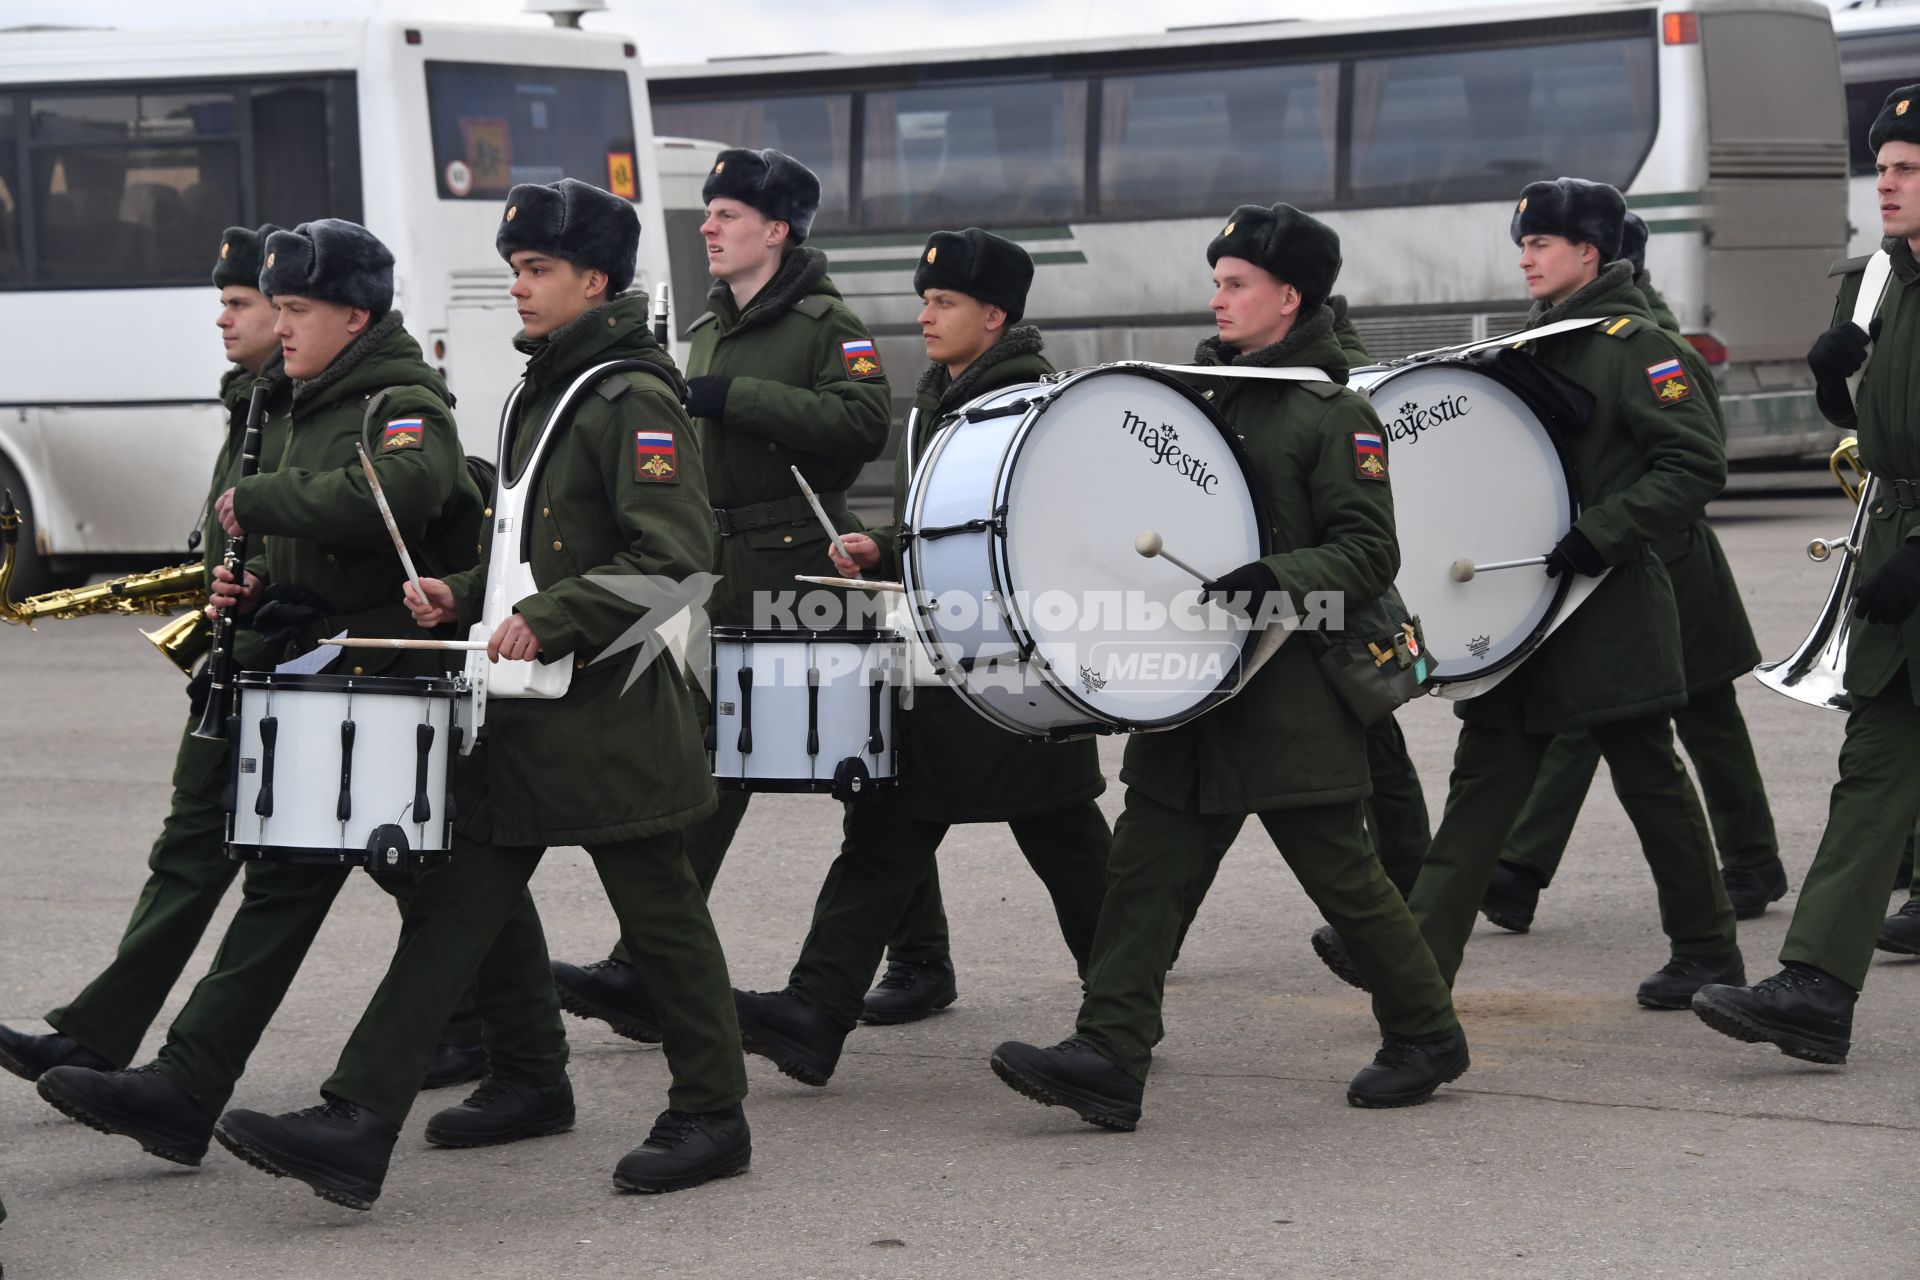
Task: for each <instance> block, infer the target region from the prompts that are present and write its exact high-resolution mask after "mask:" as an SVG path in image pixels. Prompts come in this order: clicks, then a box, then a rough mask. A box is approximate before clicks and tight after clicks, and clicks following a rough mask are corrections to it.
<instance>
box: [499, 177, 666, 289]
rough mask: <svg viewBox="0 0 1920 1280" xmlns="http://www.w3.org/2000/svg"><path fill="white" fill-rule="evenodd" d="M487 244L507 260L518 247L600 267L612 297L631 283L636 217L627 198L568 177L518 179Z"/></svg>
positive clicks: (636, 242)
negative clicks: (546, 181) (551, 180)
mask: <svg viewBox="0 0 1920 1280" xmlns="http://www.w3.org/2000/svg"><path fill="white" fill-rule="evenodd" d="M493 247H494V248H496V249H498V250H499V251H500V256H501V257H503V258H505V259H506V260H507V261H509V262H511V261H513V255H514V254H516V253H518V252H519V251H520V250H522V249H532V250H534V251H535V252H537V253H547V254H552V255H553V256H554V257H556V258H563V259H565V260H566V261H568V262H571V263H572V264H573V265H574V266H576V267H585V268H587V269H589V270H592V271H604V272H606V273H607V296H608V297H612V296H613V295H614V294H616V293H624V292H625V291H626V288H627V286H628V285H630V284H632V283H633V263H634V259H635V258H636V257H637V256H638V255H639V253H640V215H639V214H638V213H636V212H634V208H633V205H632V204H631V203H630V202H628V201H626V200H622V199H621V198H620V197H619V196H616V195H613V194H611V193H609V192H606V191H602V190H601V189H600V188H598V187H596V186H593V185H591V184H589V183H585V182H580V181H578V180H576V179H574V178H562V179H560V181H558V182H555V183H550V184H545V185H543V184H541V183H537V182H523V183H521V184H520V185H519V186H517V187H515V188H514V189H513V190H511V191H509V192H507V211H506V212H505V213H504V214H502V215H501V216H500V230H498V231H496V232H495V233H494V236H493Z"/></svg>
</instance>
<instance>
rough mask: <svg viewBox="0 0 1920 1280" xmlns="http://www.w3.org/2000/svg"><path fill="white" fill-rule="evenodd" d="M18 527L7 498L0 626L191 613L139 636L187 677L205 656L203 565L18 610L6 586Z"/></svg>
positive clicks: (1, 522)
mask: <svg viewBox="0 0 1920 1280" xmlns="http://www.w3.org/2000/svg"><path fill="white" fill-rule="evenodd" d="M19 527H20V516H19V513H18V512H17V511H16V510H15V509H14V506H13V499H12V496H11V495H8V496H7V497H6V498H5V499H3V500H0V541H3V542H4V543H5V550H4V552H0V622H11V623H14V624H16V625H20V624H24V625H25V626H27V627H32V626H33V624H34V623H36V622H42V621H48V620H54V621H61V620H65V619H68V618H85V617H90V616H93V615H95V614H103V613H123V614H127V613H151V614H155V615H158V616H162V617H164V616H165V615H167V614H170V613H177V612H178V611H180V610H181V609H191V610H192V611H193V612H191V613H189V614H187V615H185V616H184V617H179V618H175V619H174V620H173V621H171V622H169V623H167V624H166V625H165V626H162V627H156V628H155V629H154V630H152V631H142V632H141V633H140V634H141V635H143V636H145V637H146V638H147V640H148V642H149V643H151V644H152V645H153V647H154V648H156V649H158V650H159V651H160V654H161V656H162V657H164V658H165V659H166V660H167V661H168V662H171V663H172V664H173V665H174V666H176V667H178V668H179V669H180V671H181V673H182V674H183V675H186V674H191V673H192V671H193V665H194V663H196V662H198V661H199V660H200V659H201V658H202V657H203V656H204V655H205V654H206V652H207V650H208V648H209V647H210V646H211V644H212V641H213V633H212V631H211V629H210V628H209V626H208V624H207V620H206V615H205V614H204V613H202V612H201V609H202V608H203V607H204V606H205V605H206V603H207V567H206V566H205V565H204V564H199V563H195V564H182V565H175V566H174V567H172V568H170V569H156V570H154V571H152V572H151V573H132V574H128V575H127V576H126V577H124V578H111V579H109V580H107V581H106V582H99V583H95V584H94V585H93V586H90V587H73V588H69V589H67V590H64V591H48V592H46V593H44V594H42V595H37V596H28V597H27V598H26V599H25V600H22V601H20V602H19V603H18V604H16V603H14V602H13V600H12V599H10V598H9V597H8V594H7V585H8V583H9V582H10V581H11V580H12V578H13V562H14V554H15V553H14V538H15V536H16V535H17V531H18V529H19Z"/></svg>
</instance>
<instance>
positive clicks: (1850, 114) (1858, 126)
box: [1840, 31, 1920, 177]
mask: <svg viewBox="0 0 1920 1280" xmlns="http://www.w3.org/2000/svg"><path fill="white" fill-rule="evenodd" d="M1840 67H1841V72H1842V74H1843V75H1844V76H1845V77H1846V82H1847V84H1846V92H1847V146H1848V150H1847V164H1848V167H1849V169H1850V170H1851V171H1852V172H1853V174H1854V175H1855V176H1856V177H1860V176H1871V175H1872V173H1873V165H1874V159H1875V157H1874V154H1873V152H1871V151H1869V150H1868V149H1867V130H1869V129H1871V128H1872V127H1873V121H1874V117H1875V116H1878V115H1879V114H1880V108H1881V107H1882V106H1884V105H1885V104H1886V101H1887V95H1888V94H1890V93H1892V92H1893V91H1894V90H1895V89H1903V88H1905V87H1906V86H1907V85H1910V84H1912V83H1913V82H1914V81H1915V80H1916V79H1920V74H1916V72H1915V68H1916V67H1920V31H1875V32H1873V33H1871V34H1867V35H1857V36H1846V37H1843V38H1842V39H1841V41H1840Z"/></svg>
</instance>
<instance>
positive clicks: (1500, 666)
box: [1347, 355, 1581, 686]
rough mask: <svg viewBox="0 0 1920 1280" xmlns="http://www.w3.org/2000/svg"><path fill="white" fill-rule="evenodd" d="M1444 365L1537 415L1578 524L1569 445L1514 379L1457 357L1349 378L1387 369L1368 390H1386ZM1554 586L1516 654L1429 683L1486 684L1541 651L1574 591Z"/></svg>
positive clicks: (1567, 582)
mask: <svg viewBox="0 0 1920 1280" xmlns="http://www.w3.org/2000/svg"><path fill="white" fill-rule="evenodd" d="M1442 365H1447V366H1452V367H1455V368H1461V369H1465V370H1466V371H1467V372H1468V373H1470V374H1474V375H1477V376H1479V377H1483V378H1485V379H1486V380H1487V381H1488V382H1491V383H1493V384H1495V385H1496V386H1499V387H1503V388H1505V389H1506V390H1507V391H1508V392H1510V393H1511V394H1512V395H1513V396H1514V398H1515V399H1517V400H1519V401H1520V403H1522V404H1524V405H1526V406H1527V411H1528V412H1529V413H1532V414H1533V415H1534V421H1535V422H1537V423H1539V425H1540V430H1541V431H1542V432H1544V433H1545V434H1546V437H1547V443H1549V444H1551V445H1552V446H1553V457H1554V461H1556V462H1558V463H1559V464H1560V475H1561V478H1562V479H1563V480H1564V481H1565V482H1566V486H1567V509H1568V510H1570V511H1571V512H1573V519H1574V520H1578V519H1579V518H1580V511H1581V503H1580V486H1579V484H1578V483H1576V482H1575V479H1574V466H1573V461H1572V459H1570V458H1568V457H1567V445H1566V441H1564V440H1562V439H1561V438H1560V436H1559V433H1558V432H1556V431H1554V430H1553V428H1551V427H1549V426H1548V425H1547V424H1546V421H1545V420H1544V419H1542V418H1541V417H1540V413H1539V410H1537V409H1535V408H1534V406H1533V403H1532V401H1530V400H1529V399H1528V398H1527V396H1526V394H1525V392H1523V391H1522V390H1521V389H1520V388H1519V387H1517V386H1515V385H1514V383H1513V380H1512V379H1510V378H1505V377H1501V376H1498V375H1497V374H1496V373H1495V371H1494V369H1493V368H1491V367H1483V366H1480V365H1474V364H1469V363H1467V361H1466V360H1464V359H1462V358H1461V357H1459V356H1457V355H1446V356H1436V357H1432V358H1430V359H1425V360H1415V359H1409V360H1406V361H1403V362H1401V363H1397V364H1372V365H1361V366H1360V367H1359V368H1358V369H1355V370H1353V371H1352V373H1349V374H1348V375H1347V376H1348V378H1349V379H1351V378H1352V377H1353V374H1355V373H1364V372H1366V371H1368V370H1371V369H1384V370H1385V371H1386V372H1385V373H1384V374H1383V375H1382V376H1381V377H1380V378H1379V379H1378V380H1377V381H1375V382H1374V383H1372V384H1371V387H1369V390H1371V389H1372V387H1381V386H1385V385H1386V384H1387V383H1389V382H1392V381H1393V380H1394V379H1395V378H1397V377H1399V376H1400V375H1401V374H1403V373H1411V372H1413V371H1414V370H1416V369H1431V368H1435V367H1438V366H1442ZM1359 394H1361V395H1366V394H1367V393H1366V392H1360V393H1359ZM1367 401H1368V403H1369V404H1371V403H1372V401H1373V397H1372V396H1371V395H1368V396H1367ZM1375 412H1376V416H1378V411H1377V410H1376V411H1375ZM1383 425H1384V424H1383ZM1399 528H1400V526H1399V521H1398V519H1397V518H1396V520H1395V521H1394V540H1395V541H1396V542H1398V541H1399ZM1396 576H1397V575H1396ZM1554 584H1555V585H1554V591H1553V600H1552V602H1551V603H1549V604H1548V605H1547V611H1546V613H1545V614H1543V615H1541V618H1540V621H1539V622H1538V623H1536V624H1535V625H1534V628H1533V630H1532V631H1530V632H1528V633H1527V638H1526V639H1525V640H1523V641H1522V642H1521V643H1520V644H1518V645H1516V646H1515V647H1514V649H1513V651H1512V652H1511V653H1509V654H1507V656H1506V657H1504V658H1502V659H1500V660H1499V661H1498V662H1495V663H1493V664H1491V665H1490V666H1484V667H1481V668H1479V669H1478V670H1475V671H1463V672H1461V673H1460V674H1459V675H1453V676H1442V675H1437V674H1436V675H1431V676H1428V677H1427V683H1428V684H1429V685H1434V686H1437V685H1448V684H1466V683H1468V682H1470V681H1474V680H1484V679H1486V678H1487V677H1488V676H1490V675H1493V674H1494V673H1495V672H1499V671H1504V670H1506V669H1507V668H1508V667H1510V666H1512V665H1514V664H1515V663H1517V662H1519V661H1521V660H1522V659H1524V658H1528V657H1531V656H1532V654H1533V651H1534V650H1535V649H1538V648H1539V647H1540V646H1541V644H1542V643H1544V642H1545V641H1546V639H1547V636H1548V635H1549V634H1550V633H1551V632H1552V631H1553V627H1554V623H1555V622H1557V621H1558V620H1559V617H1560V611H1561V609H1563V608H1564V607H1565V606H1566V602H1567V596H1568V594H1569V593H1570V592H1571V591H1572V590H1573V579H1572V577H1571V576H1570V575H1568V574H1564V573H1563V574H1560V575H1558V576H1557V577H1556V578H1555V579H1554Z"/></svg>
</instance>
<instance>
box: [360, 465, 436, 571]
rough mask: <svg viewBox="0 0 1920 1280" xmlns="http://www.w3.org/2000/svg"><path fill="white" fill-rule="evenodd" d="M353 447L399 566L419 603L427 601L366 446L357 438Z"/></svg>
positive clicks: (405, 541) (405, 542)
mask: <svg viewBox="0 0 1920 1280" xmlns="http://www.w3.org/2000/svg"><path fill="white" fill-rule="evenodd" d="M353 448H354V451H355V452H356V453H358V454H359V455H360V469H361V470H362V471H364V472H366V473H367V485H368V487H369V488H371V489H372V490H373V500H374V502H375V503H377V504H379V507H380V518H381V519H382V520H384V521H386V522H387V532H388V534H390V535H391V536H392V538H393V549H394V550H395V551H398V552H399V553H400V567H401V568H403V569H405V570H406V571H407V581H408V582H411V583H412V584H413V594H414V595H415V596H416V597H418V598H419V600H420V603H422V604H425V603H426V602H427V593H426V591H425V589H424V588H422V587H421V585H420V572H419V570H417V569H415V568H414V567H413V557H412V556H410V555H408V554H407V540H406V539H405V538H403V537H401V536H400V526H399V525H397V524H395V523H394V520H393V508H391V507H389V506H388V505H387V495H386V491H385V490H383V489H381V487H380V477H379V476H377V475H375V474H374V473H373V459H372V458H369V457H368V456H367V446H365V445H364V444H361V443H360V442H359V441H358V440H355V441H354V442H353Z"/></svg>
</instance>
